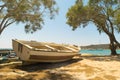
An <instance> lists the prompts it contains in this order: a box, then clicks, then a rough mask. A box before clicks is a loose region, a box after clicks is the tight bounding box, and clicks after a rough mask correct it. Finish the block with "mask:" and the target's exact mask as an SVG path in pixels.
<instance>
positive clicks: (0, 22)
mask: <svg viewBox="0 0 120 80" xmlns="http://www.w3.org/2000/svg"><path fill="white" fill-rule="evenodd" d="M57 12H58V7H57V5H56V2H55V0H0V34H1V33H2V32H3V31H4V29H5V28H7V27H8V26H9V25H12V24H13V23H17V24H19V23H23V24H24V25H25V31H26V32H31V33H33V32H35V31H37V30H39V29H41V28H42V25H43V24H44V16H45V15H48V16H47V17H49V18H50V19H52V18H54V15H55V14H56V13H57Z"/></svg>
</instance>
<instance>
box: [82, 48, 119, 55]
mask: <svg viewBox="0 0 120 80" xmlns="http://www.w3.org/2000/svg"><path fill="white" fill-rule="evenodd" d="M116 51H117V53H118V54H120V49H119V50H116ZM110 53H111V51H110V50H109V49H93V50H88V49H82V50H80V54H92V55H110Z"/></svg>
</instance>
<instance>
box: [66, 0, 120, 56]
mask: <svg viewBox="0 0 120 80" xmlns="http://www.w3.org/2000/svg"><path fill="white" fill-rule="evenodd" d="M66 16H67V24H69V25H70V26H71V27H72V28H73V30H75V29H76V28H78V27H81V26H83V27H86V26H87V25H89V24H90V23H93V24H95V26H96V27H97V30H98V31H99V32H100V33H101V32H104V33H105V34H106V35H107V36H108V37H109V40H110V50H111V55H117V52H116V48H118V47H119V48H120V43H119V42H118V40H117V39H116V36H115V33H116V32H118V33H119V32H120V2H119V0H88V3H87V4H85V5H84V2H83V1H82V0H77V1H76V3H75V4H74V5H73V6H72V7H71V8H70V9H69V10H68V12H67V15H66Z"/></svg>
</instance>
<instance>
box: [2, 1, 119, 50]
mask: <svg viewBox="0 0 120 80" xmlns="http://www.w3.org/2000/svg"><path fill="white" fill-rule="evenodd" d="M56 1H57V5H58V7H59V13H58V14H57V15H56V16H55V19H53V20H50V19H49V18H48V17H47V16H46V18H45V24H44V25H43V28H42V29H41V30H38V31H37V32H35V33H33V34H31V33H29V34H26V33H25V31H24V25H23V24H13V25H10V26H9V27H7V28H6V29H5V30H4V31H3V33H2V34H1V35H0V48H12V39H19V40H35V41H39V42H55V43H60V44H72V45H73V44H74V45H78V46H85V45H93V44H107V43H109V38H108V37H107V36H106V35H105V34H104V33H102V34H99V32H98V31H97V29H96V27H95V25H94V24H89V25H88V26H87V27H86V28H82V27H81V28H77V29H76V30H75V31H72V28H71V27H70V26H69V25H68V24H66V21H67V20H66V13H67V11H68V9H69V8H70V7H71V6H72V5H74V3H75V0H69V2H68V0H56ZM116 36H117V39H118V41H120V34H116Z"/></svg>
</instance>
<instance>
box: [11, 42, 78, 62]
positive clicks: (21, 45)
mask: <svg viewBox="0 0 120 80" xmlns="http://www.w3.org/2000/svg"><path fill="white" fill-rule="evenodd" d="M12 43H13V49H14V51H15V53H16V55H17V56H18V57H19V59H20V60H22V61H27V62H62V61H67V60H70V59H72V58H73V57H74V56H75V55H77V54H78V53H77V52H64V51H61V52H59V51H58V52H56V51H41V50H35V49H33V47H30V46H28V45H27V43H26V44H25V42H22V41H18V40H13V41H12Z"/></svg>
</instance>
